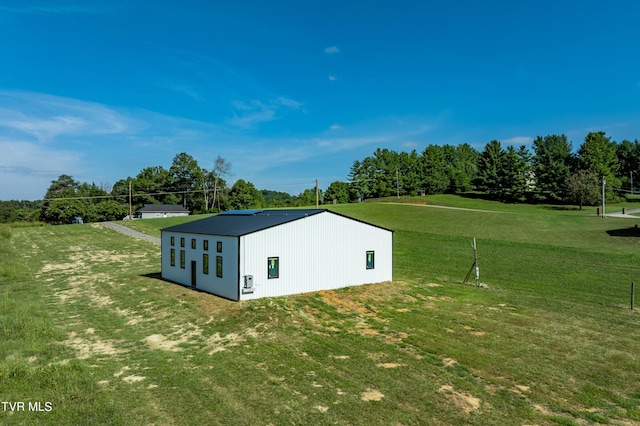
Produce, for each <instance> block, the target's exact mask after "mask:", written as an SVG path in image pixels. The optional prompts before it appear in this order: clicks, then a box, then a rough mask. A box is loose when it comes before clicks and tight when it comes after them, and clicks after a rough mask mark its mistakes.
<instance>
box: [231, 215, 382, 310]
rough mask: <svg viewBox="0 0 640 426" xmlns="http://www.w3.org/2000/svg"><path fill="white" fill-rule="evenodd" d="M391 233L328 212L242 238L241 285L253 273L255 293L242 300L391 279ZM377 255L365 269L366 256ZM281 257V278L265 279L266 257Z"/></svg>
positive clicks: (242, 295) (244, 295) (245, 296)
mask: <svg viewBox="0 0 640 426" xmlns="http://www.w3.org/2000/svg"><path fill="white" fill-rule="evenodd" d="M392 239H393V234H392V232H391V231H387V230H384V229H381V228H378V227H375V226H371V225H368V224H365V223H362V222H358V221H356V220H352V219H349V218H345V217H342V216H339V215H336V214H332V213H329V212H324V213H320V214H316V215H312V216H309V217H306V218H303V219H299V220H296V221H293V222H289V223H285V224H283V225H279V226H275V227H273V228H269V229H265V230H262V231H259V232H256V233H253V234H249V235H245V236H243V237H241V239H240V244H241V247H240V258H241V260H240V277H239V278H240V284H242V280H243V277H244V276H245V275H253V277H254V287H255V291H254V293H253V294H241V295H240V298H241V299H243V300H244V299H253V298H258V297H272V296H282V295H287V294H296V293H304V292H308V291H317V290H328V289H335V288H340V287H346V286H352V285H359V284H368V283H377V282H383V281H391V280H392V266H393V265H392V264H393V261H392V259H393V245H392ZM367 251H374V252H375V265H374V266H375V267H374V269H366V252H367ZM269 257H278V258H279V278H276V279H268V278H267V259H268V258H269Z"/></svg>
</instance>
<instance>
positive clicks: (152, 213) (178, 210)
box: [135, 204, 189, 219]
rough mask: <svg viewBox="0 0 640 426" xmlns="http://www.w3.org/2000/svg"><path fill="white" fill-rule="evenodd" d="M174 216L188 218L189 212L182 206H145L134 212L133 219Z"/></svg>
mask: <svg viewBox="0 0 640 426" xmlns="http://www.w3.org/2000/svg"><path fill="white" fill-rule="evenodd" d="M174 216H189V210H187V209H185V208H184V207H182V206H174V205H170V204H145V205H144V207H142V208H139V209H138V210H136V214H135V217H136V218H138V219H152V218H159V217H174Z"/></svg>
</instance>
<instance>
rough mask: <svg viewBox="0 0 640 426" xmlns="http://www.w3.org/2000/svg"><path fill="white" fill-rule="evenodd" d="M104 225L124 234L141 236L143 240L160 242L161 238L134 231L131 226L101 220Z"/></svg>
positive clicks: (135, 236)
mask: <svg viewBox="0 0 640 426" xmlns="http://www.w3.org/2000/svg"><path fill="white" fill-rule="evenodd" d="M100 224H101V225H103V226H106V227H107V228H111V229H113V230H114V231H118V232H120V233H122V234H125V235H128V236H130V237H134V238H140V239H142V240H146V241H149V242H152V243H154V244H160V238H158V237H152V236H151V235H147V234H143V233H142V232H138V231H134V230H133V229H131V228H127V227H126V226H122V225H120V224H117V223H115V222H101V223H100Z"/></svg>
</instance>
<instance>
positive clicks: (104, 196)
mask: <svg viewBox="0 0 640 426" xmlns="http://www.w3.org/2000/svg"><path fill="white" fill-rule="evenodd" d="M194 192H202V193H205V192H220V189H192V190H188V191H166V192H146V193H142V194H141V193H135V194H133V196H134V197H139V196H143V195H171V194H190V193H194ZM117 197H128V195H127V194H111V195H91V196H84V197H54V198H43V199H42V201H52V200H91V199H100V198H117Z"/></svg>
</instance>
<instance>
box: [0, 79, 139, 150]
mask: <svg viewBox="0 0 640 426" xmlns="http://www.w3.org/2000/svg"><path fill="white" fill-rule="evenodd" d="M131 124H132V123H131V122H130V120H128V119H127V118H125V117H124V116H123V115H121V114H120V113H118V112H116V111H114V110H112V109H109V108H107V107H105V106H103V105H100V104H96V103H92V102H85V101H79V100H76V99H69V98H62V97H57V96H51V95H45V94H40V93H30V92H9V91H0V129H2V128H4V129H5V131H12V132H14V133H17V134H22V135H24V134H27V135H31V136H33V137H35V138H36V139H37V140H39V141H41V142H45V141H51V140H52V139H55V138H57V137H59V136H61V135H106V134H117V133H123V132H125V131H127V129H128V128H129V127H130V125H131Z"/></svg>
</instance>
